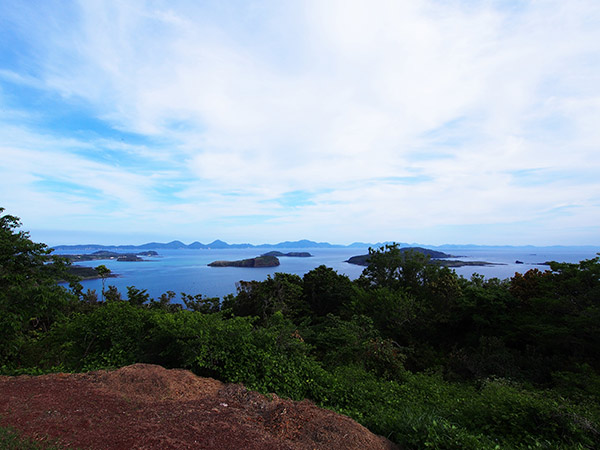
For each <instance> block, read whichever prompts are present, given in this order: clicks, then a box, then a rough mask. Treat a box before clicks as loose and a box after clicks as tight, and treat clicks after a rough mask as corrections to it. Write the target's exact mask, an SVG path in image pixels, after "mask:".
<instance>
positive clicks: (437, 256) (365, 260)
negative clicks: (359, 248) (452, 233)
mask: <svg viewBox="0 0 600 450" xmlns="http://www.w3.org/2000/svg"><path fill="white" fill-rule="evenodd" d="M409 251H413V252H417V253H422V254H423V255H427V256H429V257H430V258H431V260H432V262H433V263H434V264H439V265H441V266H445V267H463V266H495V265H498V263H490V262H486V261H459V260H455V259H452V260H448V259H442V258H456V257H455V256H453V255H449V254H447V253H444V252H439V251H437V250H431V249H429V248H423V247H404V248H401V249H400V252H401V253H406V252H409ZM370 256H371V255H357V256H352V257H351V258H349V259H347V260H346V261H345V262H347V263H349V264H356V265H358V266H365V267H366V266H368V265H369V257H370Z"/></svg>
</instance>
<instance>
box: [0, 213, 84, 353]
mask: <svg viewBox="0 0 600 450" xmlns="http://www.w3.org/2000/svg"><path fill="white" fill-rule="evenodd" d="M3 212H4V208H0V364H2V363H3V362H4V363H15V362H16V361H18V358H19V356H18V355H19V351H20V347H21V345H22V342H23V340H24V339H26V337H27V336H28V335H29V334H31V333H35V332H45V331H47V330H49V329H50V327H51V326H52V324H53V323H54V322H55V321H56V320H58V319H60V318H62V317H64V316H65V315H66V314H68V313H69V311H70V310H71V309H72V307H73V304H74V302H75V301H76V298H75V296H73V295H70V294H69V293H68V292H67V291H66V289H64V288H63V287H60V286H58V285H57V284H56V283H57V281H58V280H71V281H74V280H72V278H71V276H70V275H69V273H68V270H67V268H68V264H67V263H66V262H65V261H64V260H63V259H61V258H58V257H56V256H53V255H51V254H50V253H51V251H50V250H49V249H48V247H47V246H46V245H45V244H38V243H35V242H32V241H31V240H30V239H29V233H27V232H24V231H17V229H18V228H19V227H20V226H21V223H20V221H19V219H18V218H17V217H14V216H11V215H8V214H6V215H1V214H2V213H3Z"/></svg>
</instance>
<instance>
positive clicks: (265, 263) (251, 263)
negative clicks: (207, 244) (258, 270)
mask: <svg viewBox="0 0 600 450" xmlns="http://www.w3.org/2000/svg"><path fill="white" fill-rule="evenodd" d="M279 264H280V263H279V259H277V257H276V256H273V255H262V256H257V257H256V258H249V259H241V260H238V261H213V262H211V263H210V264H208V265H209V266H210V267H277V266H278V265H279Z"/></svg>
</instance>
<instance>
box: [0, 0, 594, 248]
mask: <svg viewBox="0 0 600 450" xmlns="http://www.w3.org/2000/svg"><path fill="white" fill-rule="evenodd" d="M48 14H49V11H48V10H44V11H43V14H39V15H36V14H35V12H34V11H32V10H28V11H26V13H23V11H20V14H14V15H13V19H12V22H11V23H12V24H13V27H16V28H17V29H19V27H20V30H21V37H23V35H26V34H27V33H28V32H29V31H30V30H31V29H33V28H35V27H37V28H38V29H37V31H35V32H32V34H31V36H29V39H30V42H29V48H30V49H33V50H31V53H30V54H31V55H35V56H36V57H39V58H38V59H35V61H34V60H33V59H32V60H30V61H28V65H27V67H28V70H27V73H25V72H23V73H18V70H17V69H15V68H14V67H4V68H3V66H0V80H5V81H9V82H10V83H13V84H20V85H22V86H24V87H25V86H29V87H32V86H35V89H39V90H41V91H43V92H47V93H49V94H51V95H59V96H60V98H62V99H63V101H64V102H66V103H73V104H79V102H83V104H84V105H86V108H88V109H89V110H90V111H91V112H92V114H93V115H94V116H95V117H96V118H99V119H101V120H102V121H105V122H106V123H108V124H109V125H110V126H111V127H113V128H114V129H116V130H121V131H123V132H124V133H138V134H141V135H144V136H146V137H147V138H148V143H147V144H135V145H131V144H126V143H121V142H119V141H117V140H115V139H114V138H113V137H106V138H97V139H96V140H94V141H93V142H81V138H77V137H73V136H68V135H66V136H65V135H63V136H55V137H54V138H53V139H52V138H50V139H49V138H48V135H47V132H44V133H42V132H41V131H36V130H35V129H34V127H32V126H31V125H29V124H28V125H27V126H25V125H23V126H22V127H20V130H21V133H20V134H21V135H22V140H21V141H19V140H18V139H15V140H14V142H13V143H12V144H11V145H10V146H5V147H3V148H2V149H0V151H1V152H2V156H3V157H6V156H7V157H8V158H9V159H7V161H8V160H10V164H11V167H14V169H12V170H11V171H10V173H8V174H7V175H6V176H7V177H9V178H5V181H4V183H3V187H2V189H3V192H5V191H4V189H8V186H9V185H10V184H11V183H13V184H15V185H18V186H19V190H20V191H21V192H22V194H21V201H23V202H25V200H26V199H27V198H29V199H31V198H38V199H39V202H44V204H47V205H51V206H52V209H53V210H54V211H57V213H56V214H53V217H55V220H58V217H59V216H60V215H63V216H64V217H79V218H81V217H83V216H86V215H89V216H90V217H94V218H97V217H99V216H100V215H101V214H99V213H95V214H94V213H93V212H92V211H91V209H95V206H94V205H95V202H98V201H97V200H94V199H89V198H86V197H85V196H81V195H80V194H74V195H75V197H74V198H66V199H65V198H63V199H61V198H58V197H56V196H55V195H54V194H52V193H44V192H40V191H39V190H36V189H35V187H34V186H35V183H34V181H33V180H34V178H35V176H36V175H35V174H36V173H37V172H36V169H35V167H34V165H35V164H33V162H34V161H35V162H36V163H38V164H39V162H42V163H43V165H44V167H45V169H46V173H51V174H53V175H54V176H55V177H57V178H59V179H61V180H63V181H65V182H66V181H68V182H71V183H75V184H82V185H87V186H89V187H90V188H93V189H96V190H97V191H99V192H101V193H102V195H103V196H104V197H105V198H107V199H110V201H109V204H110V206H109V207H108V208H109V209H111V211H112V212H111V213H110V214H109V213H107V214H109V216H108V217H110V220H108V221H107V224H108V225H107V227H108V226H110V224H111V223H113V222H111V221H112V220H115V221H116V222H115V223H119V224H120V225H121V226H125V227H130V229H132V228H135V227H140V228H142V229H143V231H152V230H153V229H155V230H159V229H160V227H164V226H166V224H167V223H169V222H170V223H171V224H172V225H171V226H173V225H174V224H175V223H177V224H180V227H181V228H180V230H181V233H182V237H185V236H189V237H190V238H191V239H201V238H202V236H197V234H196V235H194V233H198V229H199V228H202V234H203V235H205V236H206V235H208V234H210V236H211V237H220V238H229V239H239V240H254V241H264V240H271V239H272V238H275V237H277V238H280V239H282V240H283V239H290V238H291V239H293V238H303V237H308V238H314V239H317V240H328V239H329V240H331V239H339V240H342V241H346V242H349V241H352V240H373V241H376V240H382V239H398V240H413V241H415V240H419V239H421V240H426V241H427V242H430V243H442V242H443V240H445V239H454V241H455V242H458V241H460V242H467V241H468V240H469V235H462V234H461V233H460V231H448V233H446V234H444V233H440V235H439V237H438V236H432V235H428V234H427V233H428V232H433V231H432V230H436V232H439V230H440V229H442V228H443V227H444V226H446V225H448V226H451V227H452V230H459V229H460V226H461V225H474V224H478V225H480V226H481V227H483V228H485V227H486V226H488V225H490V226H491V225H494V224H500V225H501V226H502V227H504V228H503V229H504V234H502V235H500V236H498V235H497V234H496V235H493V236H492V235H490V236H488V238H487V239H488V241H487V242H488V243H492V242H494V243H525V242H523V241H522V240H521V237H519V236H520V235H521V234H522V235H523V236H528V238H531V236H533V235H534V233H532V232H530V231H528V228H532V229H536V230H538V231H539V238H538V240H537V242H533V243H540V244H542V243H545V244H550V243H555V242H556V240H557V239H558V240H561V239H562V241H561V242H556V243H597V242H598V236H599V234H598V233H597V232H598V228H597V227H596V225H595V224H596V223H597V222H598V219H599V218H600V217H599V216H600V206H599V203H600V199H599V196H600V181H598V180H596V179H594V177H592V176H587V175H586V174H590V173H593V172H594V171H598V173H600V157H599V156H598V155H600V152H598V145H599V143H600V131H598V130H599V128H598V127H597V123H599V122H598V121H599V120H600V79H599V78H600V58H599V57H598V55H599V54H600V4H598V3H597V2H595V1H592V0H590V1H585V0H573V1H569V2H560V1H555V0H545V1H539V2H527V3H511V2H494V1H487V2H475V3H474V2H461V1H458V0H456V1H451V2H440V1H434V0H419V1H410V2H408V1H406V2H402V1H401V2H398V1H391V0H390V1H388V0H379V1H375V2H373V1H370V2H366V1H328V2H322V1H317V0H315V1H307V2H302V3H289V4H286V6H285V7H284V6H281V5H280V4H276V3H269V2H258V3H247V4H242V5H240V6H239V7H237V8H232V7H227V6H222V5H221V6H219V5H218V3H207V4H203V5H202V6H198V5H196V4H195V3H194V2H189V3H188V2H160V1H147V2H146V1H133V2H116V1H115V2H111V1H81V2H79V3H74V4H73V5H71V6H70V7H69V8H67V9H66V12H65V13H64V15H61V10H60V8H56V10H52V12H51V13H50V18H51V20H47V15H48ZM24 16H26V17H24ZM67 23H68V24H70V25H69V27H68V28H66V29H65V28H64V26H61V25H64V24H67ZM1 99H2V97H0V101H1ZM5 104H6V102H5ZM0 117H3V116H0ZM0 132H1V133H2V136H7V135H9V134H11V135H13V134H14V130H9V129H8V128H7V127H4V128H3V129H2V130H0ZM36 133H38V142H36V145H39V147H37V150H34V149H33V148H32V146H31V143H30V142H29V141H28V140H29V139H33V138H32V137H31V136H35V135H36ZM16 134H17V135H19V133H16ZM73 139H75V140H77V141H78V142H77V146H78V147H77V148H78V150H77V152H74V151H73V149H72V148H71V146H70V144H69V143H67V144H66V145H63V144H64V141H65V140H66V141H68V142H70V140H73ZM40 141H44V142H40ZM47 141H50V143H48V142H47ZM86 146H87V148H88V150H89V152H90V153H89V157H87V156H86V153H85V152H86V150H85V148H86ZM106 149H110V150H113V151H115V152H117V153H118V154H122V155H124V156H128V157H132V158H137V159H138V160H141V159H147V160H148V161H153V162H154V163H158V164H160V166H161V167H162V169H161V170H158V171H157V172H156V174H155V176H150V174H151V173H152V170H154V169H150V168H147V169H146V170H142V171H141V172H142V173H140V174H136V173H132V169H131V166H127V165H123V166H122V167H117V166H115V165H110V164H108V163H106V162H99V161H98V160H97V159H94V158H92V154H94V153H97V152H98V151H104V150H106ZM75 153H76V154H75ZM23 161H28V162H29V163H24V162H23ZM528 171H531V173H534V172H535V173H536V177H537V178H536V180H535V182H527V181H528V180H529V179H528V178H527V176H525V180H522V179H519V178H518V177H517V178H516V177H515V172H520V173H526V174H527V173H529V172H528ZM546 173H547V174H550V175H551V177H550V178H544V174H546ZM11 174H12V175H11ZM584 175H585V176H584ZM410 177H416V178H415V179H414V181H412V182H409V181H403V180H408V179H410ZM394 178H396V181H394ZM373 180H379V181H375V182H374V181H373ZM524 181H525V182H524ZM529 181H531V180H529ZM169 185H177V186H178V188H177V189H174V192H173V193H172V194H170V195H169V196H166V198H165V199H164V200H161V199H160V198H159V197H157V196H156V195H155V194H156V192H157V191H160V190H162V189H164V188H165V186H169ZM290 191H306V192H309V193H313V194H312V196H313V197H312V202H311V203H310V204H305V205H296V206H292V207H286V206H282V205H281V204H280V203H277V202H276V201H275V200H277V199H278V198H279V197H281V196H282V195H284V194H285V193H286V192H290ZM230 194H236V195H230ZM78 196H79V197H78ZM564 206H573V208H566V209H565V210H564V211H566V212H564V213H562V215H561V214H559V213H552V214H551V213H550V212H551V211H559V210H560V208H561V207H564ZM105 207H106V204H105ZM15 209H19V208H15ZM47 209H49V208H45V210H44V209H42V210H41V211H40V213H41V215H39V216H37V215H36V214H35V213H34V211H28V212H27V216H28V218H30V219H31V221H32V222H33V223H34V224H39V222H41V220H42V217H48V211H47ZM157 211H162V213H161V214H160V217H161V219H159V220H155V221H152V222H151V223H149V218H150V217H152V216H157ZM15 213H21V214H22V215H25V214H23V213H22V212H20V211H18V210H16V211H15ZM245 215H248V216H261V215H264V216H265V217H269V219H265V221H264V223H262V224H260V225H259V226H257V227H254V226H252V227H250V226H248V228H247V229H246V230H247V232H248V233H252V235H247V236H246V237H244V230H240V228H243V226H244V222H243V221H242V220H240V222H239V226H237V227H234V226H232V227H231V228H218V227H217V226H216V225H211V224H215V223H220V221H222V220H227V218H228V217H233V216H236V217H237V216H245ZM135 217H138V219H139V220H138V221H137V222H136V220H135ZM79 220H81V219H79ZM365 222H368V225H367V224H366V223H365ZM57 223H58V222H57ZM83 226H90V225H89V223H86V224H85V225H82V227H83ZM261 226H262V228H261ZM456 227H458V228H456ZM545 227H547V228H548V229H549V230H550V229H552V231H551V232H550V231H548V234H547V235H546V234H545V233H544V228H545ZM561 227H562V230H563V234H564V236H562V237H561V236H560V235H559V233H557V232H556V230H559V229H561ZM575 227H579V228H583V229H585V230H587V231H583V232H581V231H579V232H578V234H577V237H576V238H573V239H572V238H571V237H570V236H569V233H570V232H571V230H573V229H574V228H575ZM496 229H497V228H493V230H494V233H495V230H496ZM334 230H335V231H334ZM428 230H429V231H428ZM491 232H492V228H491V227H490V233H491ZM307 233H309V234H310V235H309V234H307ZM407 234H410V236H407ZM529 242H531V241H529ZM482 243H483V242H482Z"/></svg>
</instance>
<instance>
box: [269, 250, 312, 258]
mask: <svg viewBox="0 0 600 450" xmlns="http://www.w3.org/2000/svg"><path fill="white" fill-rule="evenodd" d="M262 256H278V257H282V256H287V257H290V258H310V257H311V256H312V255H311V254H310V253H308V252H288V253H283V252H278V251H272V252H267V253H265V254H263V255H262Z"/></svg>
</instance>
